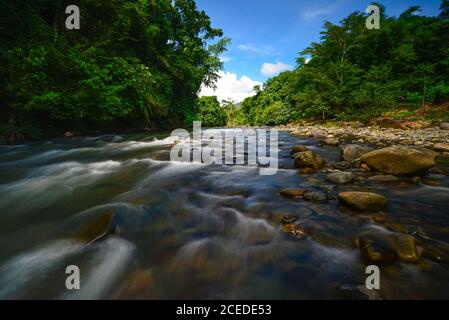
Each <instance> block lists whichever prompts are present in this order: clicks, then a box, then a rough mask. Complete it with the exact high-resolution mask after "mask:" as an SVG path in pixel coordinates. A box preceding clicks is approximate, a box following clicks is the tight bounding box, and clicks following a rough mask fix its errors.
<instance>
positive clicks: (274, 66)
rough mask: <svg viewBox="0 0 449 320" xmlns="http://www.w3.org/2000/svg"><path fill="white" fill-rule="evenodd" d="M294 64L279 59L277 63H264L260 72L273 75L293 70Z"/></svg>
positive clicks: (269, 75)
mask: <svg viewBox="0 0 449 320" xmlns="http://www.w3.org/2000/svg"><path fill="white" fill-rule="evenodd" d="M292 69H293V66H291V65H289V64H285V63H282V62H280V61H278V62H277V63H264V64H263V65H262V69H260V72H262V74H263V75H264V76H268V77H272V76H275V75H277V74H279V73H281V72H283V71H286V70H292Z"/></svg>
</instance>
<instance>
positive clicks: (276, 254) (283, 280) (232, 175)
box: [0, 132, 449, 299]
mask: <svg viewBox="0 0 449 320" xmlns="http://www.w3.org/2000/svg"><path fill="white" fill-rule="evenodd" d="M167 137H168V134H167V133H160V134H133V135H124V136H119V135H105V136H99V137H90V138H89V137H86V138H80V139H73V140H52V141H46V142H39V143H30V144H26V145H16V146H0V172H1V175H0V298H1V299H177V298H182V299H344V298H354V296H356V295H357V290H354V292H353V291H351V290H345V289H344V288H353V287H355V286H359V285H364V284H365V279H366V277H367V275H366V274H365V269H366V266H367V265H366V263H364V262H363V260H362V259H361V257H360V251H359V249H357V248H356V247H354V243H353V239H354V238H356V237H357V235H358V234H360V233H361V232H364V231H366V230H371V231H374V232H379V233H382V232H385V233H386V232H397V230H394V229H395V226H396V227H397V228H401V229H403V230H407V232H409V233H410V232H412V231H410V230H419V232H416V231H413V232H415V233H417V234H419V235H420V236H421V237H422V238H423V239H422V241H424V242H426V243H430V246H432V247H434V248H435V249H436V250H440V251H442V252H446V253H447V252H449V250H447V248H448V246H449V211H448V204H449V177H447V176H445V175H439V174H428V175H426V176H424V177H422V178H420V180H419V181H417V180H416V179H415V180H413V179H411V178H409V177H404V178H401V179H400V181H398V182H396V183H389V184H387V183H378V182H364V183H354V184H350V185H343V186H332V185H331V183H329V182H327V181H326V180H325V178H324V177H325V174H324V173H317V174H311V175H306V174H298V171H297V170H295V169H294V164H293V161H292V159H291V156H290V150H291V147H292V146H294V145H305V146H309V147H310V149H311V150H313V151H315V152H316V153H318V154H320V155H321V156H322V157H324V158H325V159H326V160H327V161H329V162H332V161H338V160H339V156H340V151H339V148H338V147H331V146H323V147H318V146H316V141H314V140H313V139H309V138H299V137H292V136H290V135H288V134H287V133H284V132H281V133H280V135H279V167H280V169H279V171H278V173H277V174H275V175H272V176H262V175H260V174H259V170H258V168H257V167H254V166H226V165H212V166H206V165H201V164H195V163H173V162H170V149H171V146H172V145H173V139H171V138H167ZM354 172H355V173H356V174H363V173H361V172H360V171H358V170H356V169H355V170H354ZM285 188H304V189H308V190H316V191H323V190H325V191H326V192H329V193H330V194H334V195H335V194H337V193H338V192H339V191H344V190H369V191H374V192H378V193H380V194H383V195H385V196H387V197H388V199H389V205H388V209H387V211H386V212H385V213H386V215H387V216H388V218H389V219H390V221H391V222H390V224H389V225H387V226H385V225H382V224H378V223H376V222H374V221H373V220H372V219H371V216H370V214H363V213H355V212H351V211H350V210H345V209H343V208H339V206H338V203H337V201H336V200H330V201H327V202H324V203H311V202H306V201H304V200H302V199H301V200H295V199H286V198H284V197H282V196H281V195H280V194H279V191H280V190H282V189H285ZM285 215H292V216H295V217H296V218H297V219H298V221H299V222H300V223H301V225H302V226H304V228H305V229H306V230H307V231H308V234H309V235H310V236H309V237H307V238H306V239H302V240H298V239H295V238H293V237H290V236H289V235H287V234H284V233H283V232H282V225H281V223H280V221H281V219H282V217H283V216H285ZM109 219H110V220H111V221H112V222H110V224H111V225H113V226H114V232H111V233H110V234H108V235H107V236H105V237H101V238H100V239H93V238H92V239H91V238H89V236H90V235H91V234H92V230H95V229H96V228H97V226H96V225H101V224H102V223H104V221H109ZM98 228H101V226H100V227H98ZM86 229H87V230H88V231H87V235H86V231H85V230H86ZM89 230H90V231H89ZM89 232H90V234H89ZM403 232H406V231H403ZM94 233H95V232H94ZM86 239H88V240H89V241H87V240H86ZM91 240H95V241H91ZM445 250H447V251H445ZM68 265H76V266H78V267H79V269H80V276H81V284H80V290H74V291H70V290H67V289H66V286H65V282H66V278H67V276H68V275H67V274H66V272H65V271H66V267H67V266H68ZM448 280H449V267H448V264H447V261H446V262H438V261H432V259H427V258H425V257H421V259H420V261H419V262H418V263H405V262H400V261H396V262H395V263H392V264H388V265H385V266H382V267H381V289H380V290H379V293H380V294H381V296H382V297H383V298H386V299H398V298H399V299H423V298H449V286H448V285H447V283H448ZM345 286H346V287H345ZM348 294H349V296H348Z"/></svg>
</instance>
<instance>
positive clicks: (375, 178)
mask: <svg viewBox="0 0 449 320" xmlns="http://www.w3.org/2000/svg"><path fill="white" fill-rule="evenodd" d="M368 180H369V181H373V182H397V181H399V178H398V177H396V176H393V175H377V176H372V177H369V178H368Z"/></svg>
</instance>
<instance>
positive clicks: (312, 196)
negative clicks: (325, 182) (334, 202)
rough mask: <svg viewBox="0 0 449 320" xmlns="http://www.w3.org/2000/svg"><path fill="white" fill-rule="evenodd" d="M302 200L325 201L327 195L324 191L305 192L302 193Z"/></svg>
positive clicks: (327, 198)
mask: <svg viewBox="0 0 449 320" xmlns="http://www.w3.org/2000/svg"><path fill="white" fill-rule="evenodd" d="M304 200H306V201H309V202H326V201H328V200H329V196H328V195H327V194H325V193H324V192H307V193H306V194H304Z"/></svg>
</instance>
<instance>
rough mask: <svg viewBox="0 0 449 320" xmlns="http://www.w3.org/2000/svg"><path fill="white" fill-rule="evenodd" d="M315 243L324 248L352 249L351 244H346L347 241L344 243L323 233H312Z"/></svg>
mask: <svg viewBox="0 0 449 320" xmlns="http://www.w3.org/2000/svg"><path fill="white" fill-rule="evenodd" d="M310 237H311V238H312V240H313V241H315V242H317V243H319V244H320V245H322V246H325V247H332V248H339V249H345V248H349V247H351V243H350V242H349V243H346V242H345V241H342V240H340V239H338V238H336V237H335V236H332V235H331V234H329V233H327V232H324V231H321V232H317V233H312V234H311V235H310Z"/></svg>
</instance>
